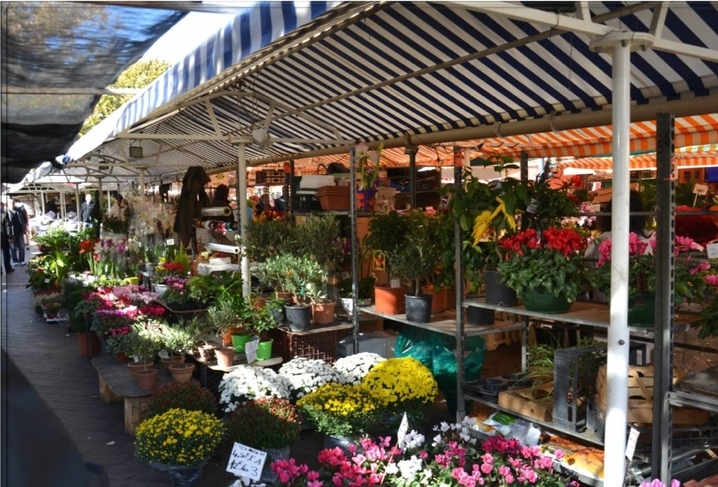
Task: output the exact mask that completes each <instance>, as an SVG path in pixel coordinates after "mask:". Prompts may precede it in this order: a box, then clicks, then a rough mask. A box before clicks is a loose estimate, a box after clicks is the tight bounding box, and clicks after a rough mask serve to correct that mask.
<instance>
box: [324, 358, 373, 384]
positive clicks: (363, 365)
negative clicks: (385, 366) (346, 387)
mask: <svg viewBox="0 0 718 487" xmlns="http://www.w3.org/2000/svg"><path fill="white" fill-rule="evenodd" d="M384 360H386V359H385V358H384V357H382V356H381V355H379V354H376V353H371V352H362V353H357V354H354V355H349V356H348V357H342V358H340V359H339V360H337V361H336V363H335V364H334V370H336V371H337V373H338V374H339V382H340V383H341V384H359V383H360V382H361V381H362V379H363V378H364V377H366V375H367V374H368V373H369V371H370V370H371V369H372V367H374V366H375V365H376V364H378V363H379V362H383V361H384Z"/></svg>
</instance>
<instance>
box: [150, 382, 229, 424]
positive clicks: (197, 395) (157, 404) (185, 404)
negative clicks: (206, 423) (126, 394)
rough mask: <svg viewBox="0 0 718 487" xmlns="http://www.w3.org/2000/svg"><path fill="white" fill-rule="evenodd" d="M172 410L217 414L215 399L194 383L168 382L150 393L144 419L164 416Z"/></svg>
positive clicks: (207, 391) (206, 390)
mask: <svg viewBox="0 0 718 487" xmlns="http://www.w3.org/2000/svg"><path fill="white" fill-rule="evenodd" d="M173 408H178V409H184V410H187V411H202V412H205V413H207V414H211V415H214V414H216V413H217V399H216V398H215V397H214V396H213V395H212V393H211V392H210V391H209V390H208V389H205V388H203V387H200V386H199V384H195V383H194V382H170V383H169V384H165V385H163V386H160V387H158V388H157V389H155V390H154V391H153V392H152V397H151V398H150V401H149V403H148V404H147V410H146V412H145V419H149V418H153V417H155V416H158V415H160V414H164V413H166V412H167V411H169V410H170V409H173Z"/></svg>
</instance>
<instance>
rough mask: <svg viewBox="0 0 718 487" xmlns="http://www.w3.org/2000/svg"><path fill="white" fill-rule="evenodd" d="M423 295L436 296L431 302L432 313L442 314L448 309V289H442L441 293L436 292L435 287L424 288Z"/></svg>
mask: <svg viewBox="0 0 718 487" xmlns="http://www.w3.org/2000/svg"><path fill="white" fill-rule="evenodd" d="M421 294H430V295H432V296H434V299H433V300H432V302H431V312H432V313H441V312H442V311H444V310H445V309H446V288H445V287H442V288H441V289H440V290H439V292H436V291H435V290H434V286H422V287H421Z"/></svg>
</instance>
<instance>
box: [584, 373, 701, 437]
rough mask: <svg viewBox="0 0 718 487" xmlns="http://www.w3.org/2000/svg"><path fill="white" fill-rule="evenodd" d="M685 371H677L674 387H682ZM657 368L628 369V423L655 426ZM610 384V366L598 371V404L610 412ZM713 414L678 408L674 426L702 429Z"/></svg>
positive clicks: (699, 410)
mask: <svg viewBox="0 0 718 487" xmlns="http://www.w3.org/2000/svg"><path fill="white" fill-rule="evenodd" d="M685 375H686V374H685V372H684V371H682V370H680V369H674V370H673V385H676V384H678V382H680V381H681V380H682V379H683V378H684V377H685ZM653 378H654V371H653V366H652V365H648V366H633V365H632V366H630V367H629V368H628V414H627V417H626V419H627V421H628V422H629V423H634V424H638V425H651V424H653ZM607 394H608V384H607V382H606V366H605V365H603V366H601V368H600V369H599V370H598V374H597V376H596V396H595V399H596V404H597V405H598V407H599V408H601V409H602V410H604V411H605V410H606V397H607ZM710 417H711V413H710V412H709V411H705V410H703V409H696V408H688V407H674V408H673V424H674V425H675V426H700V425H702V424H705V423H707V422H708V421H709V420H710Z"/></svg>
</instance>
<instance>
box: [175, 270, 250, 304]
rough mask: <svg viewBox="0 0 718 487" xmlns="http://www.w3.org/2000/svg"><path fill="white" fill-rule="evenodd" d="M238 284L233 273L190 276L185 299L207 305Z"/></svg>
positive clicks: (186, 285)
mask: <svg viewBox="0 0 718 487" xmlns="http://www.w3.org/2000/svg"><path fill="white" fill-rule="evenodd" d="M235 282H238V281H237V279H236V276H235V274H234V273H233V272H214V273H212V274H209V275H207V276H200V275H196V276H192V277H190V278H189V279H187V283H186V284H185V287H186V288H187V298H188V299H190V300H192V301H197V302H198V303H201V304H202V305H203V306H206V305H208V304H209V303H211V302H212V301H214V300H215V299H216V297H217V296H218V295H219V294H221V293H222V291H223V290H224V289H225V288H226V287H228V286H230V285H232V284H233V283H235Z"/></svg>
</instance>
